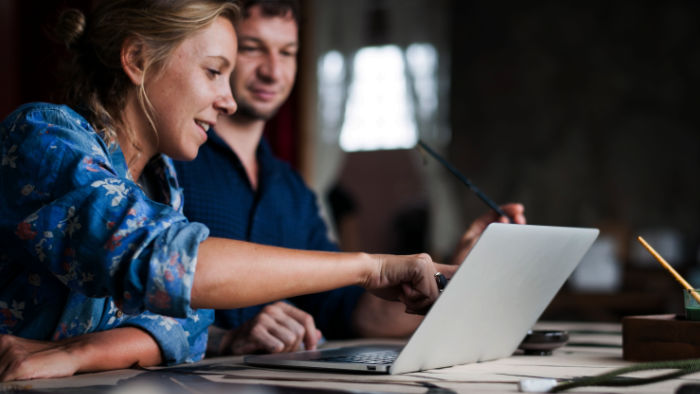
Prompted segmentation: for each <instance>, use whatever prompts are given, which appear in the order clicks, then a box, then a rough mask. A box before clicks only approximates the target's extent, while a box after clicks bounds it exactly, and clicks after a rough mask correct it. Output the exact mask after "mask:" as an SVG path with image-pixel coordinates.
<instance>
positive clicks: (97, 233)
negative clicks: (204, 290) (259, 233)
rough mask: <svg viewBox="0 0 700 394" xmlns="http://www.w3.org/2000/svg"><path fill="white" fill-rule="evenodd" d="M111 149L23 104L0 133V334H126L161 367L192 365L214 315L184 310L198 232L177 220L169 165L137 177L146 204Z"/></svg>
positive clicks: (50, 109)
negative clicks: (152, 343)
mask: <svg viewBox="0 0 700 394" xmlns="http://www.w3.org/2000/svg"><path fill="white" fill-rule="evenodd" d="M117 145H118V144H114V145H113V146H109V147H108V146H107V145H106V144H105V142H104V141H103V140H102V138H101V137H100V136H99V135H98V134H97V133H96V132H95V131H94V129H93V128H92V127H91V126H90V125H89V124H88V122H87V121H86V120H85V118H83V117H82V116H80V115H79V114H78V113H76V112H75V111H73V110H72V109H70V108H68V107H66V106H61V105H53V104H46V103H32V104H27V105H24V106H22V107H20V108H19V109H18V110H16V111H15V112H14V113H12V114H11V115H10V116H8V117H7V119H5V121H3V122H2V124H0V159H1V161H0V333H7V334H13V335H17V336H21V337H25V338H33V339H41V340H49V339H52V340H58V339H62V338H67V337H74V336H77V335H81V334H85V333H89V332H94V331H102V330H107V329H110V328H114V327H122V326H135V327H140V328H142V329H143V330H145V331H147V332H148V333H149V334H150V335H152V336H153V337H154V338H155V340H156V341H157V342H158V344H159V346H160V348H161V351H162V354H163V358H164V361H165V362H166V363H168V364H174V363H180V362H185V361H196V360H199V359H201V358H202V356H203V355H204V350H205V349H206V342H207V328H208V326H209V324H210V323H211V322H212V320H213V312H212V311H211V310H198V311H194V310H192V309H191V308H190V291H191V288H192V282H193V277H194V269H195V264H196V256H197V250H198V247H199V244H200V243H201V242H202V241H203V240H204V239H205V238H206V237H207V236H208V234H209V230H208V229H207V227H206V226H204V225H202V224H200V223H190V222H188V221H187V219H186V218H185V217H184V216H183V215H182V191H181V189H180V188H179V186H178V185H177V180H176V176H175V171H174V169H173V167H172V162H171V160H170V159H169V158H167V157H165V156H163V155H159V156H157V157H156V158H154V159H153V160H151V162H150V163H149V164H148V165H147V166H146V169H145V170H144V176H149V179H153V180H154V181H152V182H151V185H153V184H155V185H157V187H155V188H153V187H151V188H149V189H154V190H151V197H153V199H151V198H149V197H147V196H146V194H144V192H143V191H142V190H141V188H140V187H139V186H138V185H137V184H136V183H135V182H133V181H132V180H131V176H130V173H129V171H128V170H127V166H126V163H125V159H124V155H123V154H122V151H121V150H120V149H119V147H118V146H117ZM154 200H156V201H154Z"/></svg>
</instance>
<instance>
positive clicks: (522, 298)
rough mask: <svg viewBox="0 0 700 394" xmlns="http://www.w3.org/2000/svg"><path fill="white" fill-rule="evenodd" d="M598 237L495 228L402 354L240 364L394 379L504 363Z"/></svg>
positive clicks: (349, 351)
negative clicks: (360, 373)
mask: <svg viewBox="0 0 700 394" xmlns="http://www.w3.org/2000/svg"><path fill="white" fill-rule="evenodd" d="M597 236H598V230H597V229H593V228H573V227H551V226H533V225H515V224H504V223H492V224H490V225H489V226H488V227H487V228H486V230H485V231H484V233H483V234H482V235H481V238H480V239H479V241H478V242H477V243H476V245H475V246H474V247H473V249H472V250H471V251H470V253H469V255H468V256H467V257H466V258H465V260H464V262H463V263H462V265H461V266H460V268H459V269H458V270H457V272H456V273H455V275H454V276H453V277H452V279H451V280H450V282H449V283H448V284H447V287H446V288H445V290H444V291H443V293H442V294H441V295H440V296H439V297H438V299H437V300H436V301H435V303H434V304H433V306H432V307H431V309H430V311H429V312H428V313H427V314H426V316H425V318H424V319H423V321H422V322H421V324H420V325H419V326H418V328H417V329H416V331H415V332H414V333H413V335H412V336H411V338H410V339H409V340H408V342H407V343H406V344H405V345H404V346H389V345H387V346H381V345H379V346H354V347H341V348H331V349H321V350H312V351H299V352H292V353H278V354H266V355H252V356H246V357H245V358H244V363H246V364H249V365H255V366H265V367H283V368H290V367H291V368H307V369H308V368H314V369H324V370H335V371H355V372H357V371H365V372H373V373H384V374H392V375H394V374H402V373H408V372H416V371H423V370H427V369H434V368H442V367H450V366H453V365H458V364H467V363H472V362H478V361H487V360H494V359H498V358H503V357H508V356H510V355H512V354H513V352H514V351H515V350H516V348H517V347H518V345H519V343H520V342H521V341H522V339H523V338H524V337H525V335H526V334H527V332H528V330H530V329H531V328H532V326H533V325H534V324H535V322H536V321H537V319H538V318H539V316H540V315H541V314H542V312H543V311H544V309H545V308H546V307H547V305H548V304H549V302H550V301H551V300H552V298H554V296H555V295H556V293H557V291H559V289H560V288H561V286H562V285H563V284H564V282H565V281H566V279H567V278H568V277H569V275H571V273H572V272H573V271H574V268H576V265H577V264H578V263H579V261H581V259H582V258H583V255H584V254H585V253H586V251H588V249H589V248H590V247H591V245H592V244H593V241H594V240H595V239H596V237H597Z"/></svg>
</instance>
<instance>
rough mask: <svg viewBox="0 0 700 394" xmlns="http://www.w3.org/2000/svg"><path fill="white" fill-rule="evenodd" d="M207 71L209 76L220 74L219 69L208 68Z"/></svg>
mask: <svg viewBox="0 0 700 394" xmlns="http://www.w3.org/2000/svg"><path fill="white" fill-rule="evenodd" d="M207 72H208V73H209V76H211V77H218V76H219V75H221V71H219V70H217V69H214V68H208V69H207Z"/></svg>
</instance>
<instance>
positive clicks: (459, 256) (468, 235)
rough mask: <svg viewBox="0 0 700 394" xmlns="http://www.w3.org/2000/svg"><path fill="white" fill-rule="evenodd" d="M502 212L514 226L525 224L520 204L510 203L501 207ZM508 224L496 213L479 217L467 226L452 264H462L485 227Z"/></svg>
mask: <svg viewBox="0 0 700 394" xmlns="http://www.w3.org/2000/svg"><path fill="white" fill-rule="evenodd" d="M501 209H502V210H503V212H505V213H506V214H507V215H508V216H509V217H510V218H512V219H513V222H514V223H516V224H525V223H526V220H525V207H523V205H522V204H518V203H511V204H505V205H502V206H501ZM493 222H498V223H508V218H507V217H505V216H499V215H498V214H497V213H496V212H494V211H492V210H489V211H488V212H486V213H485V214H483V215H481V216H479V217H478V218H477V219H476V220H474V222H472V224H471V225H470V226H469V228H468V229H467V231H466V232H465V233H464V235H462V238H461V239H460V241H459V244H458V245H457V249H456V250H455V253H454V257H453V258H452V264H462V261H464V258H465V257H467V254H469V251H470V250H471V249H472V247H474V245H475V244H476V241H478V240H479V237H481V233H483V232H484V230H486V227H487V226H488V225H489V224H491V223H493Z"/></svg>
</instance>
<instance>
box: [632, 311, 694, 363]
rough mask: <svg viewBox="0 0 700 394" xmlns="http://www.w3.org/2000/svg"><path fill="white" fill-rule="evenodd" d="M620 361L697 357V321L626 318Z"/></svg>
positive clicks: (641, 317) (642, 317)
mask: <svg viewBox="0 0 700 394" xmlns="http://www.w3.org/2000/svg"><path fill="white" fill-rule="evenodd" d="M622 358H624V359H625V360H628V361H661V360H681V359H689V358H700V321H692V320H686V319H685V317H683V316H677V315H650V316H628V317H625V318H623V319H622Z"/></svg>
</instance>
